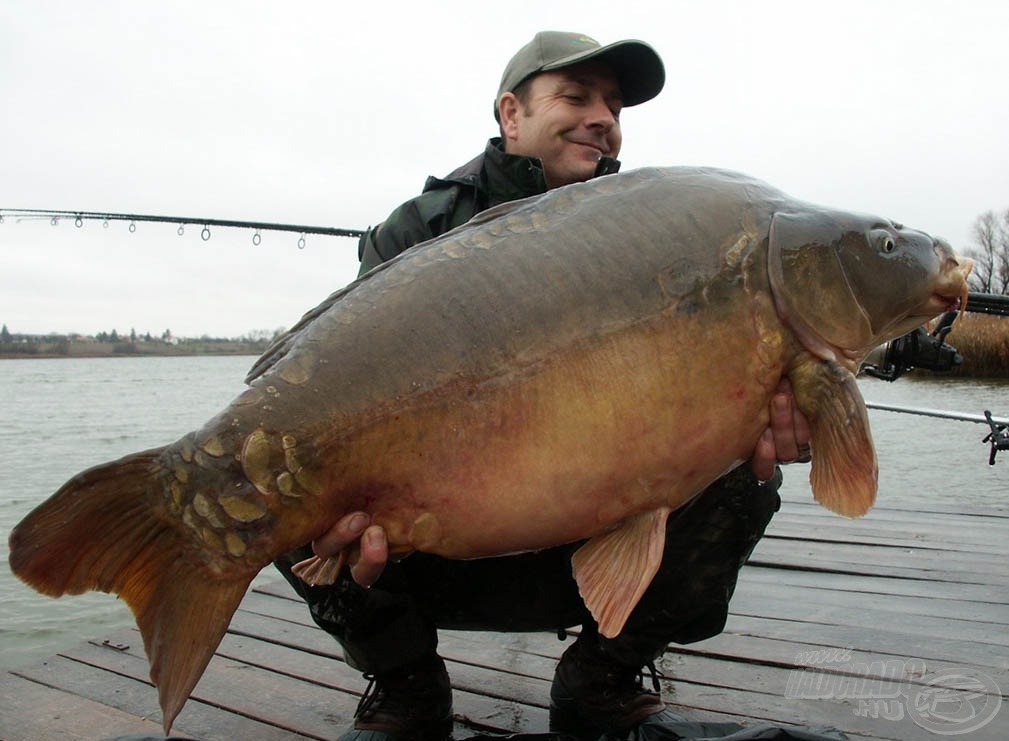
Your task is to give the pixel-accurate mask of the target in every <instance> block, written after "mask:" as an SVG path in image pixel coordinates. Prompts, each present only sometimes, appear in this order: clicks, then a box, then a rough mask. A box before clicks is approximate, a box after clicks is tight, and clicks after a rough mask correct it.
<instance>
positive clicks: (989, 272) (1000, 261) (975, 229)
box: [964, 208, 1009, 295]
mask: <svg viewBox="0 0 1009 741" xmlns="http://www.w3.org/2000/svg"><path fill="white" fill-rule="evenodd" d="M971 237H972V239H973V244H972V246H971V247H969V248H968V249H966V250H964V254H965V255H966V256H967V257H971V258H973V259H974V269H973V270H972V271H971V274H970V278H969V279H968V282H969V284H970V288H971V290H972V291H978V292H980V293H997V294H1001V295H1009V208H1007V209H1005V210H1004V211H1000V212H996V211H985V212H984V213H983V214H981V215H980V216H978V217H977V219H976V220H975V221H974V225H973V226H972V227H971Z"/></svg>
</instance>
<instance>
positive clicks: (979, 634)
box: [0, 499, 1009, 741]
mask: <svg viewBox="0 0 1009 741" xmlns="http://www.w3.org/2000/svg"><path fill="white" fill-rule="evenodd" d="M1007 555H1009V513H1004V512H1003V513H999V512H989V511H966V512H965V511H962V510H960V511H955V510H954V509H953V508H952V507H950V508H948V509H941V510H940V511H927V512H922V511H909V510H905V509H887V508H885V507H880V508H877V509H875V510H873V511H872V512H871V513H870V514H869V515H868V516H867V517H865V518H863V519H861V520H855V521H847V520H844V519H842V518H839V517H836V516H834V515H831V514H830V513H828V512H826V511H825V510H822V509H820V508H819V507H817V506H816V505H814V504H811V503H809V502H807V501H798V500H792V499H788V501H786V502H785V504H784V505H783V507H782V511H781V512H779V513H778V515H777V516H776V517H775V519H774V522H773V524H772V527H771V528H770V530H769V532H768V536H767V537H766V538H765V539H764V540H763V541H762V542H761V543H760V545H759V546H758V548H757V550H756V552H755V553H754V555H753V558H752V559H751V562H750V564H748V565H747V566H746V567H745V568H744V569H743V573H742V574H741V578H740V582H739V587H738V589H737V591H736V595H735V597H734V599H733V602H732V612H731V615H730V617H729V622H728V625H727V627H726V630H725V631H724V632H723V633H722V634H721V635H719V636H717V637H715V638H712V639H710V640H707V641H704V642H701V643H696V644H691V645H689V646H672V647H670V649H669V650H668V651H667V653H666V654H665V655H664V656H663V657H662V658H661V659H660V661H659V668H660V670H661V671H662V672H663V673H664V674H665V675H666V677H667V678H666V679H663V680H662V681H663V688H664V695H665V697H666V699H667V701H668V702H669V703H670V705H671V707H672V708H673V709H674V710H675V711H676V712H679V713H681V714H682V715H684V716H686V717H688V718H690V719H691V720H697V721H719V722H736V723H739V724H741V725H744V726H752V725H756V724H773V725H780V726H786V727H787V726H796V725H798V726H806V727H815V726H819V727H831V728H834V729H838V730H840V731H843V732H844V733H846V734H848V735H849V736H850V737H852V738H874V739H902V740H903V739H926V738H940V737H943V736H954V737H955V736H961V737H963V738H970V739H992V740H993V741H994V740H996V739H997V740H998V741H1004V739H1007V738H1009V702H1006V703H1004V704H1005V705H1006V707H1001V705H1002V704H1003V699H1004V697H1005V695H1006V694H1007V693H1009V568H1007V567H1009V558H1007ZM441 636H442V637H441V652H442V654H443V655H444V656H445V658H446V660H447V661H448V665H449V672H450V674H451V676H452V684H453V688H454V698H455V711H456V718H457V722H456V729H455V733H454V736H453V738H455V739H466V738H472V737H474V736H479V735H491V736H493V735H506V734H520V733H521V734H545V733H546V732H547V704H548V693H549V687H550V680H551V678H552V675H553V670H554V666H555V663H556V661H557V659H558V657H559V656H560V654H561V652H562V651H563V650H564V648H565V647H566V645H568V644H567V643H566V642H561V641H559V640H558V639H557V636H555V635H553V634H538V633H537V634H510V635H502V634H491V633H464V632H454V631H443V632H442V633H441ZM147 673H148V667H147V661H146V659H145V657H144V654H143V648H142V645H141V641H140V637H139V634H138V633H137V632H136V631H134V630H123V631H120V632H117V633H116V634H114V635H107V636H99V637H97V638H96V639H95V640H93V641H90V642H88V643H86V644H84V645H80V646H76V647H73V648H70V649H68V650H66V651H64V652H62V653H60V654H58V655H57V656H53V657H52V658H49V659H47V660H45V661H40V662H38V663H34V664H29V665H27V666H24V667H21V668H18V669H16V670H12V671H9V672H6V673H4V674H2V675H0V738H2V739H6V740H8V741H18V740H20V739H25V740H30V741H37V740H38V739H110V738H115V737H117V736H123V735H129V734H159V733H160V732H161V723H160V717H161V715H160V710H159V709H158V704H157V694H156V692H155V690H154V689H153V688H152V686H151V683H150V681H149V679H148V678H147ZM364 687H365V683H364V681H363V680H362V679H361V677H360V676H359V675H358V673H357V672H355V671H353V670H351V669H350V668H349V667H347V666H346V664H344V663H343V660H342V654H341V652H340V649H339V646H338V645H337V644H336V643H335V641H333V640H332V639H331V638H329V637H328V636H327V635H326V634H324V633H323V632H322V631H320V630H319V629H318V628H316V627H315V625H314V624H313V623H312V621H311V619H310V618H309V616H308V611H307V609H306V608H305V607H304V605H303V604H302V603H301V602H299V601H298V600H297V599H296V597H295V596H294V594H293V592H292V591H291V590H290V588H289V587H288V586H287V584H286V583H285V582H283V581H282V580H279V577H278V581H277V582H274V583H271V584H268V585H266V586H264V587H260V588H257V589H255V590H253V591H250V593H249V594H248V595H247V597H246V599H245V601H244V602H243V603H242V606H241V609H240V610H239V612H238V613H237V614H236V615H235V618H234V620H233V622H232V625H231V628H230V630H229V631H228V634H227V636H226V637H225V638H224V641H223V642H222V644H221V646H220V648H219V650H218V652H217V655H216V656H215V658H214V660H213V661H212V662H211V664H210V666H209V667H208V669H207V672H206V674H205V675H204V676H203V678H202V680H201V681H200V683H199V685H198V686H197V687H196V690H195V692H194V693H193V695H192V697H191V699H190V700H189V702H188V703H187V704H186V706H185V708H184V709H183V711H182V713H181V715H180V716H179V718H178V720H177V721H176V724H175V728H174V729H173V733H174V734H176V735H179V736H191V737H194V738H198V739H206V740H207V741H210V740H211V739H236V738H243V739H271V740H272V739H334V738H336V737H338V736H339V735H340V734H341V733H342V732H343V730H345V729H346V728H347V727H348V726H349V724H350V721H351V717H352V715H353V713H354V709H355V707H356V705H357V702H358V698H359V695H360V693H361V692H362V691H363V690H364ZM957 688H959V689H957ZM975 726H977V727H975Z"/></svg>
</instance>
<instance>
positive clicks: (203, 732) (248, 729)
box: [17, 634, 323, 741]
mask: <svg viewBox="0 0 1009 741" xmlns="http://www.w3.org/2000/svg"><path fill="white" fill-rule="evenodd" d="M128 637H129V636H128V635H127V634H120V635H119V636H117V641H121V640H122V639H123V638H128ZM137 638H139V635H137ZM78 651H79V652H81V653H83V654H84V655H83V658H89V657H92V658H93V656H94V654H95V653H96V652H98V651H102V652H104V654H105V657H103V659H102V660H101V661H98V662H96V661H94V660H92V661H80V660H78V659H75V658H71V657H67V656H56V657H53V658H52V659H49V660H47V661H46V662H44V663H42V664H39V665H31V666H26V667H22V668H20V669H18V670H17V674H18V676H22V677H25V678H27V679H31V680H33V681H35V682H39V683H41V684H45V685H47V686H50V687H54V688H58V689H60V690H63V691H64V692H68V693H73V694H74V695H76V696H79V697H81V698H86V699H87V700H88V701H90V702H94V703H97V704H101V705H105V706H108V707H109V708H112V709H115V710H116V711H119V712H122V713H125V714H127V715H130V716H133V717H135V718H137V719H138V723H137V724H136V726H134V730H132V731H130V732H131V733H139V732H140V730H137V729H140V728H143V725H142V724H141V723H140V719H150V720H149V721H145V722H152V723H154V724H155V725H156V727H157V729H158V732H159V733H160V730H161V709H160V707H159V706H158V693H157V690H156V689H155V688H154V687H153V686H152V685H151V684H150V682H149V680H146V677H147V672H148V667H147V660H146V659H138V658H137V657H135V656H131V655H129V654H128V653H127V654H124V653H119V658H118V659H116V660H112V659H111V657H112V656H113V655H114V654H115V652H112V651H111V650H109V649H105V648H99V647H96V646H94V645H89V644H83V645H82V646H81V647H78V649H77V650H76V651H75V650H71V651H70V652H68V653H76V652H78ZM106 659H108V660H107V661H106ZM102 663H106V664H107V665H108V668H105V667H103V666H102V665H101V664H102ZM221 728H226V729H228V733H230V734H233V735H232V737H233V738H237V737H239V736H244V737H245V738H270V739H274V738H276V739H284V740H285V741H300V740H302V739H305V738H323V737H321V736H306V735H305V734H299V733H292V732H289V731H287V730H285V729H283V728H278V727H277V726H276V725H275V724H270V723H262V722H259V721H257V720H255V719H253V718H249V717H245V716H241V715H234V714H233V713H231V712H229V711H227V710H225V709H222V708H220V707H216V706H214V705H208V704H205V703H202V702H199V701H196V702H194V701H192V700H191V701H190V702H188V703H186V705H185V707H184V708H183V709H182V712H181V713H180V714H179V717H178V719H177V720H176V723H175V726H174V727H173V729H172V732H173V734H175V733H178V734H180V735H191V736H193V737H194V738H200V739H210V738H222V736H220V735H216V736H215V734H218V733H219V729H221ZM42 737H43V736H41V735H36V736H35V737H34V738H42ZM55 737H56V736H53V738H55ZM105 737H106V736H104V735H98V736H94V737H92V738H105Z"/></svg>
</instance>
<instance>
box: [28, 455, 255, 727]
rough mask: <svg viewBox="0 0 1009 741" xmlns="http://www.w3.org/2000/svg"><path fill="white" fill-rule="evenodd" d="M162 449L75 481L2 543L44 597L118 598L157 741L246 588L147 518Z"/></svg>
mask: <svg viewBox="0 0 1009 741" xmlns="http://www.w3.org/2000/svg"><path fill="white" fill-rule="evenodd" d="M162 450H163V448H158V449H154V450H148V451H145V452H142V453H136V454H134V455H130V456H127V457H125V458H122V459H121V460H118V461H115V462H113V463H107V464H104V465H101V466H96V467H94V468H91V469H89V470H87V471H84V472H83V473H81V474H79V475H77V476H75V477H74V478H73V479H71V480H70V481H68V482H67V483H66V484H64V485H63V487H61V488H60V490H59V491H57V492H56V493H55V494H54V495H53V496H52V497H50V498H49V499H48V500H46V501H45V502H43V503H42V504H40V505H39V506H38V507H36V508H35V510H33V511H32V512H31V513H29V514H28V516H27V517H25V518H24V520H22V521H21V522H20V523H19V524H18V525H17V527H15V528H14V530H13V531H12V532H11V534H10V539H9V543H10V566H11V570H12V571H13V572H14V573H15V574H16V575H17V576H18V577H19V578H20V579H22V580H23V581H25V582H26V583H27V584H29V585H30V586H32V587H33V588H35V589H36V590H38V591H39V592H41V593H43V594H47V595H50V596H53V597H59V596H60V595H63V594H80V593H82V592H86V591H88V590H97V591H102V592H110V593H113V594H118V595H119V596H120V597H121V598H122V599H123V601H124V602H126V603H127V604H128V605H129V606H130V609H131V610H132V611H133V614H134V616H135V617H136V621H137V625H138V626H139V628H140V632H141V635H142V636H143V639H144V649H145V650H146V651H147V656H148V659H149V660H150V665H151V679H152V680H153V682H154V684H155V685H157V687H158V694H159V700H160V703H161V710H162V715H163V722H164V729H165V734H166V735H167V734H168V732H169V731H170V729H171V726H172V723H173V721H174V720H175V717H176V716H177V715H178V713H179V711H180V710H181V709H182V706H183V705H184V704H185V702H186V699H187V698H188V697H189V694H190V692H191V691H192V689H193V688H194V687H195V686H196V683H197V681H198V680H199V678H200V676H201V675H202V673H203V671H204V669H206V666H207V664H208V663H209V662H210V659H211V658H212V656H213V654H214V650H215V649H216V648H217V646H218V644H219V643H220V641H221V639H222V638H223V637H224V633H225V631H226V630H227V627H228V624H229V623H230V621H231V616H232V615H233V614H234V612H235V610H236V609H237V608H238V604H239V602H240V601H241V599H242V597H243V596H244V594H245V592H246V590H247V588H248V586H249V583H251V581H252V578H253V576H254V573H250V574H249V575H248V579H238V580H234V579H232V580H230V581H228V580H223V579H220V580H217V579H214V578H213V577H212V576H210V575H208V573H207V571H206V570H205V569H202V568H200V566H199V564H198V563H197V562H196V561H194V560H193V559H192V558H191V557H187V556H186V548H185V539H184V535H183V533H182V532H181V531H180V530H179V529H178V528H177V527H175V526H173V525H172V523H171V522H170V521H168V520H166V519H164V518H162V517H159V516H158V514H157V512H155V511H154V510H153V509H152V505H151V502H152V498H151V497H149V496H148V489H149V487H151V486H153V485H154V484H155V474H156V473H157V472H158V471H159V470H160V463H159V458H160V455H161V453H162Z"/></svg>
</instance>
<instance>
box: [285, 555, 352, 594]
mask: <svg viewBox="0 0 1009 741" xmlns="http://www.w3.org/2000/svg"><path fill="white" fill-rule="evenodd" d="M346 560H347V556H346V551H340V553H339V555H337V556H336V557H335V558H319V557H318V556H312V557H311V558H306V559H305V560H304V561H298V563H296V564H294V566H292V567H291V573H292V574H294V575H295V576H297V577H298V578H299V579H301V580H302V581H303V582H305V583H306V584H308V585H309V586H312V587H318V586H322V585H328V584H334V583H336V577H337V576H338V575H339V573H340V569H341V568H343V564H344V563H345V562H346Z"/></svg>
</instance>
